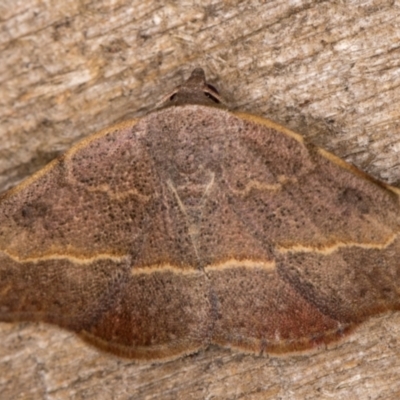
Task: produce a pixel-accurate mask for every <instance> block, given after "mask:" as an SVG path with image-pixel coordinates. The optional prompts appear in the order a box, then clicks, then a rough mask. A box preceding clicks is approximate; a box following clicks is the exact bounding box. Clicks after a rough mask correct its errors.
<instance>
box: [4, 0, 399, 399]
mask: <svg viewBox="0 0 400 400" xmlns="http://www.w3.org/2000/svg"><path fill="white" fill-rule="evenodd" d="M0 24H1V25H0V26H1V29H0V82H1V83H0V85H1V86H0V87H1V98H0V120H1V124H0V189H1V190H5V189H7V188H9V187H11V186H13V185H15V184H16V183H18V182H19V181H21V180H22V179H23V178H25V177H26V176H28V175H30V174H31V173H32V172H34V171H36V170H37V169H39V168H40V167H42V166H44V165H45V164H46V163H47V162H48V161H49V160H51V159H52V158H54V157H55V156H56V155H57V154H59V153H60V152H62V151H64V150H65V149H67V148H68V147H70V145H71V144H72V143H74V142H76V141H77V140H78V139H80V138H82V137H84V136H87V135H89V134H90V133H93V132H95V131H96V130H99V129H101V128H103V127H105V126H108V125H111V124H113V123H115V122H118V121H121V120H124V119H126V118H130V117H134V116H140V115H143V114H145V113H146V112H147V111H148V110H150V109H152V108H153V107H154V105H155V104H156V103H158V102H159V101H160V100H161V99H162V98H163V96H164V95H165V94H167V93H168V92H169V91H170V90H172V89H173V88H174V87H175V86H176V85H177V84H179V83H181V82H182V81H183V79H184V78H185V77H187V75H188V74H189V72H190V71H191V70H192V69H193V67H195V66H202V67H203V68H205V69H206V72H207V74H208V77H209V79H210V80H211V81H212V83H215V85H216V86H218V87H219V88H220V89H221V92H222V94H223V95H225V97H227V98H232V101H231V104H232V106H233V108H236V109H241V110H244V111H248V112H252V113H256V114H259V115H262V116H266V117H270V118H272V119H274V120H276V121H278V122H280V123H282V124H284V125H287V126H288V127H290V128H292V129H294V130H296V131H298V132H299V133H301V134H303V135H304V136H305V137H307V138H309V139H310V140H311V141H313V142H314V143H316V144H318V145H320V146H322V147H325V148H328V149H329V150H331V151H333V152H334V153H335V154H336V155H338V156H340V157H342V158H345V159H346V160H347V161H350V162H352V163H354V164H356V165H357V166H359V167H360V168H361V169H363V170H365V171H367V172H369V173H370V174H372V175H374V176H375V177H377V178H379V179H382V180H385V181H386V182H389V183H392V184H394V185H396V186H399V185H400V153H399V148H400V146H399V143H400V123H399V122H398V121H399V120H400V118H399V116H400V104H399V103H400V90H399V87H400V61H399V60H400V31H399V29H398V27H399V24H400V5H399V4H398V3H396V2H394V1H382V0H366V1H361V0H355V1H351V2H342V1H337V2H334V1H330V2H328V1H317V0H299V1H295V2H282V1H278V0H275V1H269V2H261V1H260V2H257V1H249V2H239V1H236V2H235V1H231V2H227V1H219V0H215V1H212V0H211V1H207V2H203V4H200V5H199V4H198V2H191V1H181V2H172V1H171V2H157V1H139V0H134V1H131V2H127V1H122V0H114V1H111V0H110V1H106V0H100V1H88V0H86V1H85V0H67V1H62V2H60V1H56V0H53V1H48V2H42V1H40V0H17V1H15V0H12V1H11V0H3V1H2V2H1V4H0ZM0 337H1V340H0V342H1V344H0V387H1V397H2V398H4V399H9V398H10V399H11V398H15V399H40V398H47V399H68V398H75V399H83V398H86V399H89V398H90V399H92V398H93V399H95V398H96V399H111V398H114V399H128V398H135V399H152V398H163V399H176V398H181V399H189V398H192V399H203V398H210V399H234V398H246V399H268V398H271V399H277V398H278V399H311V398H318V399H328V398H329V399H330V398H337V399H353V398H354V399H356V398H357V399H358V398H361V399H365V398H369V399H395V398H398V397H399V396H400V379H399V378H400V346H399V344H398V340H399V339H398V338H399V337H400V314H399V313H394V314H388V315H385V316H381V317H377V318H374V319H371V320H370V321H369V322H368V323H366V324H364V325H363V326H362V327H360V328H359V329H358V330H357V331H356V332H355V333H354V334H353V335H351V336H350V337H348V338H347V339H346V340H345V341H343V342H342V343H340V344H339V345H337V346H334V347H332V348H329V349H320V350H319V351H318V352H316V353H315V354H304V355H295V356H288V357H284V358H273V357H256V356H252V355H243V354H240V353H237V352H234V351H228V350H221V349H217V348H211V349H209V350H208V351H205V352H201V353H199V354H196V355H194V356H190V357H186V358H182V359H179V360H176V361H173V362H168V363H165V364H158V365H157V364H156V365H151V364H137V363H135V362H132V361H131V360H126V359H118V358H116V357H113V356H110V355H108V354H104V353H101V352H99V351H97V350H96V349H94V348H92V347H90V346H89V345H87V344H86V343H84V342H82V341H81V340H80V339H79V338H77V337H76V336H74V335H73V334H70V333H67V332H65V331H62V330H60V329H58V328H55V327H49V326H45V325H43V324H5V323H4V324H0Z"/></svg>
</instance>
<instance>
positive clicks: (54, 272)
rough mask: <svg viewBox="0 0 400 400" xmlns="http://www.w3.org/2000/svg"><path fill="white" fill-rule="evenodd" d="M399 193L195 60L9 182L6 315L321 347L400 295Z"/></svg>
mask: <svg viewBox="0 0 400 400" xmlns="http://www.w3.org/2000/svg"><path fill="white" fill-rule="evenodd" d="M399 193H400V192H399V190H398V189H396V188H394V187H391V186H389V185H386V184H384V183H381V182H378V181H377V180H375V179H373V178H372V177H370V176H368V175H367V174H365V173H363V172H361V171H360V170H358V169H357V168H355V167H353V166H351V165H349V164H347V163H346V162H344V161H342V160H341V159H339V158H337V157H335V156H334V155H332V154H331V153H329V152H327V151H325V150H322V149H320V148H318V147H316V146H314V145H312V144H310V143H307V142H306V141H304V140H303V138H302V137H301V136H300V135H299V134H297V133H294V132H292V131H291V130H289V129H287V128H285V127H283V126H281V125H279V124H276V123H274V122H272V121H270V120H268V119H264V118H260V117H257V116H254V115H249V114H245V113H240V112H231V111H229V110H228V108H227V106H226V105H225V104H224V101H223V100H222V98H221V96H220V95H219V93H218V91H217V90H216V89H215V88H214V87H213V86H211V85H209V84H208V83H207V82H206V80H205V74H204V72H203V70H202V69H195V70H194V71H193V73H192V75H191V77H190V78H189V79H188V80H187V82H186V83H184V84H183V85H182V86H180V87H178V88H177V89H176V90H175V91H174V92H173V93H172V94H171V95H169V96H168V98H166V101H165V103H164V104H163V105H162V107H160V108H158V109H156V110H155V111H153V112H151V113H149V114H148V115H147V116H145V117H143V118H140V119H137V120H131V121H127V122H124V123H121V124H119V125H115V126H112V127H110V128H107V129H105V130H103V131H101V132H99V133H97V134H95V135H93V136H91V137H89V138H87V139H85V140H83V141H82V142H81V143H79V144H78V145H76V146H75V147H73V148H72V149H71V150H69V151H68V152H67V153H66V154H64V155H63V156H62V157H60V158H58V159H56V160H55V161H53V162H51V163H50V164H49V165H47V166H46V167H45V168H44V169H42V170H41V171H39V172H38V173H36V174H34V175H33V176H32V177H30V178H29V179H27V180H26V181H24V182H23V183H22V184H20V185H18V186H17V187H15V188H13V189H11V190H10V191H8V192H6V193H5V194H3V195H2V196H1V197H0V320H1V321H9V322H13V321H43V322H46V323H51V324H56V325H59V326H61V327H63V328H66V329H69V330H72V331H74V332H76V333H78V334H80V335H81V336H82V337H83V338H84V339H86V340H87V341H89V342H91V343H93V344H95V345H97V346H98V347H100V348H102V349H104V350H107V351H110V352H113V353H115V354H118V355H121V356H127V357H132V358H135V359H138V360H167V359H172V358H177V357H180V356H183V355H186V354H190V353H194V352H197V351H199V350H201V349H205V348H207V346H209V345H210V344H216V345H220V346H224V347H230V348H236V349H239V350H241V351H244V352H252V353H257V354H263V353H272V354H274V353H275V354H280V353H286V352H293V351H300V350H306V349H312V348H315V347H317V346H319V345H321V344H324V343H329V342H332V341H335V340H337V339H339V338H341V337H342V336H343V335H344V334H346V333H347V332H349V331H350V330H352V329H353V328H354V327H355V326H357V325H358V324H360V323H361V322H363V321H365V320H366V319H367V318H368V317H370V316H371V315H374V314H377V313H382V312H385V311H387V310H399V309H400V295H399V294H400V293H399V292H400V289H399V288H400V266H399V261H398V258H399V254H400V238H399V231H400V204H399Z"/></svg>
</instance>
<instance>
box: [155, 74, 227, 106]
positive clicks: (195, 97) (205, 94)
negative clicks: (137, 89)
mask: <svg viewBox="0 0 400 400" xmlns="http://www.w3.org/2000/svg"><path fill="white" fill-rule="evenodd" d="M186 104H200V105H206V106H214V107H221V108H226V105H225V102H224V100H223V99H222V97H221V96H220V94H219V92H218V90H217V89H216V88H215V87H214V86H213V85H210V84H209V83H208V82H207V81H206V76H205V73H204V70H203V69H202V68H195V69H194V70H193V72H192V74H191V75H190V77H189V79H188V80H187V81H186V82H185V83H184V84H183V85H180V86H178V87H177V88H176V89H175V90H174V91H173V92H171V93H169V94H168V96H166V97H165V98H164V99H163V100H162V102H161V104H160V108H164V107H170V106H180V105H186Z"/></svg>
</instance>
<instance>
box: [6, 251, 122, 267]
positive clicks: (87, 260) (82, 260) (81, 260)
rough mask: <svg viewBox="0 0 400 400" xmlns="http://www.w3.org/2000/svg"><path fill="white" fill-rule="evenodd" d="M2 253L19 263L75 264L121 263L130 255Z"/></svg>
mask: <svg viewBox="0 0 400 400" xmlns="http://www.w3.org/2000/svg"><path fill="white" fill-rule="evenodd" d="M0 253H3V254H5V255H6V256H7V257H9V258H10V259H12V260H13V261H15V262H17V263H21V264H22V263H38V262H41V261H53V260H65V261H70V262H71V263H74V264H92V263H94V262H96V261H101V260H110V261H113V262H114V263H121V262H126V261H127V260H128V259H129V258H130V256H128V255H122V256H118V255H115V254H108V253H100V254H96V255H93V256H87V257H85V256H81V257H78V256H75V255H71V254H46V255H43V256H40V257H26V258H23V257H20V256H18V255H15V254H11V253H9V252H8V251H6V250H0Z"/></svg>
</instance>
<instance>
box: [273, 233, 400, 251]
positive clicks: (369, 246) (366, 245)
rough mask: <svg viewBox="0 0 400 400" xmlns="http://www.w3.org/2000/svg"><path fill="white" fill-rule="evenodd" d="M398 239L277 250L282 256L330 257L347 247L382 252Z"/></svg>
mask: <svg viewBox="0 0 400 400" xmlns="http://www.w3.org/2000/svg"><path fill="white" fill-rule="evenodd" d="M396 238H397V234H393V235H391V236H389V237H388V239H387V240H385V241H384V242H383V243H357V242H347V243H346V242H336V243H333V244H330V245H328V246H320V247H317V246H305V245H302V244H294V245H290V246H287V247H286V246H277V250H278V251H279V253H281V254H286V253H317V254H323V255H330V254H332V253H334V252H335V251H338V250H339V249H341V248H346V247H359V248H362V249H376V250H382V249H386V248H387V247H389V246H390V245H391V244H392V243H393V242H394V241H395V240H396Z"/></svg>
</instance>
